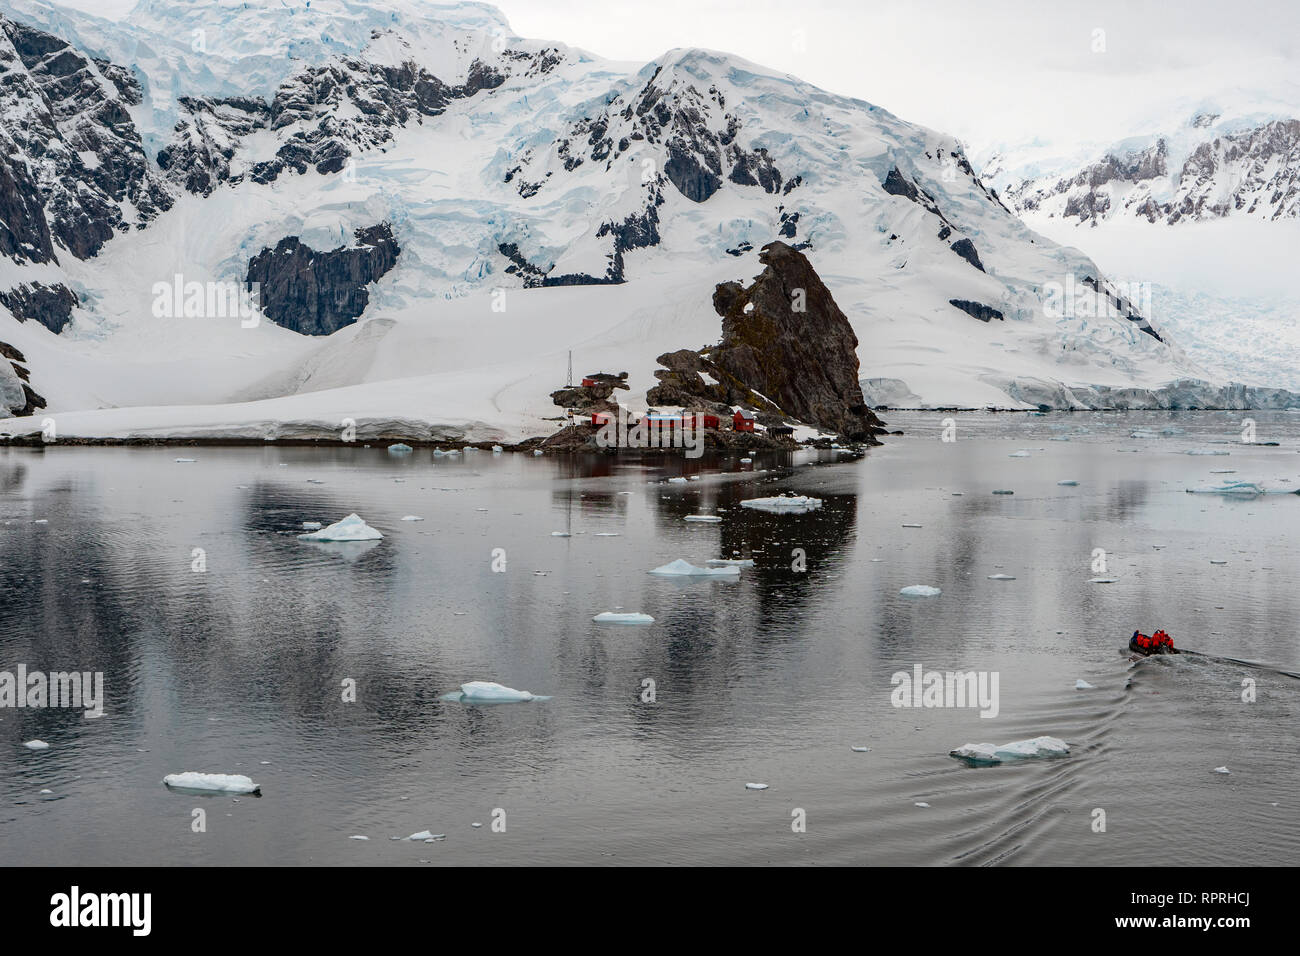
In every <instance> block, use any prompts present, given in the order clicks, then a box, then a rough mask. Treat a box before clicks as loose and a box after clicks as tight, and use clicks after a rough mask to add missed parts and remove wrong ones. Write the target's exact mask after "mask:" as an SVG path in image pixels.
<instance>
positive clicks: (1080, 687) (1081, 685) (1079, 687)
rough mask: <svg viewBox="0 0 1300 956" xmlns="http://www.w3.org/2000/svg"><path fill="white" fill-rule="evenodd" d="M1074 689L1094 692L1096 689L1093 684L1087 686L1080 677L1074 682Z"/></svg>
mask: <svg viewBox="0 0 1300 956" xmlns="http://www.w3.org/2000/svg"><path fill="white" fill-rule="evenodd" d="M1074 689H1075V690H1096V689H1097V688H1096V687H1095V686H1094V685H1093V684H1089V683H1088V682H1087V681H1086V680H1084V679H1083V678H1082V677H1080V678H1079V679H1078V680H1076V681H1075V682H1074Z"/></svg>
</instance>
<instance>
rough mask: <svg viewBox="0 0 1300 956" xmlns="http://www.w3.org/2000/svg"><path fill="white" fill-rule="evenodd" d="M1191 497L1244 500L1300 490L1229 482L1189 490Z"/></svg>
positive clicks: (1299, 490) (1261, 484)
mask: <svg viewBox="0 0 1300 956" xmlns="http://www.w3.org/2000/svg"><path fill="white" fill-rule="evenodd" d="M1186 491H1187V493H1188V494H1189V495H1228V496H1234V497H1242V498H1254V497H1257V496H1259V495H1295V494H1300V489H1297V488H1296V487H1295V486H1294V485H1266V484H1264V483H1263V482H1259V481H1229V482H1226V483H1225V484H1222V485H1211V486H1210V487H1208V488H1187V489H1186Z"/></svg>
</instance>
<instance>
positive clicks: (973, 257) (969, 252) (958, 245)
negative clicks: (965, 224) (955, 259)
mask: <svg viewBox="0 0 1300 956" xmlns="http://www.w3.org/2000/svg"><path fill="white" fill-rule="evenodd" d="M951 249H952V251H953V252H955V253H957V255H959V256H961V257H962V258H963V259H965V260H966V261H967V262H969V263H970V264H971V265H973V266H974V267H975V268H976V269H978V270H979V271H980V272H983V271H984V263H982V262H980V255H979V253H978V252H976V251H975V243H973V242H971V241H970V240H969V239H958V240H957V241H956V242H954V243H953V244H952V246H951Z"/></svg>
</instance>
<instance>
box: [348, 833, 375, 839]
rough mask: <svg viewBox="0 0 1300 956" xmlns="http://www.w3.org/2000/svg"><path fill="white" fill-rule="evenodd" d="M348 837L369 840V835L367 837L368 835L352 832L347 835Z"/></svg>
mask: <svg viewBox="0 0 1300 956" xmlns="http://www.w3.org/2000/svg"><path fill="white" fill-rule="evenodd" d="M348 839H349V840H369V839H370V837H368V836H362V835H361V834H359V833H355V834H353V835H352V836H350V837H348Z"/></svg>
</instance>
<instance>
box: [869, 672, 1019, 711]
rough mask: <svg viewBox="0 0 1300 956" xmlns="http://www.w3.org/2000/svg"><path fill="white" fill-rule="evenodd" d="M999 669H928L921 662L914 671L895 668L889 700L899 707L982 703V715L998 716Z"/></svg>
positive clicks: (960, 705) (966, 705)
mask: <svg viewBox="0 0 1300 956" xmlns="http://www.w3.org/2000/svg"><path fill="white" fill-rule="evenodd" d="M999 680H1000V677H999V674H998V672H997V671H927V670H925V668H923V667H922V666H921V665H920V664H916V665H914V666H913V667H912V673H910V674H909V673H908V672H907V671H895V673H894V676H893V677H891V678H890V679H889V683H890V684H892V685H893V687H894V689H893V690H892V691H890V693H889V702H890V703H891V704H893V705H894V706H895V707H978V708H979V710H980V716H981V717H996V716H997V715H998V711H999V709H1000V706H999V704H998V683H999Z"/></svg>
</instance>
